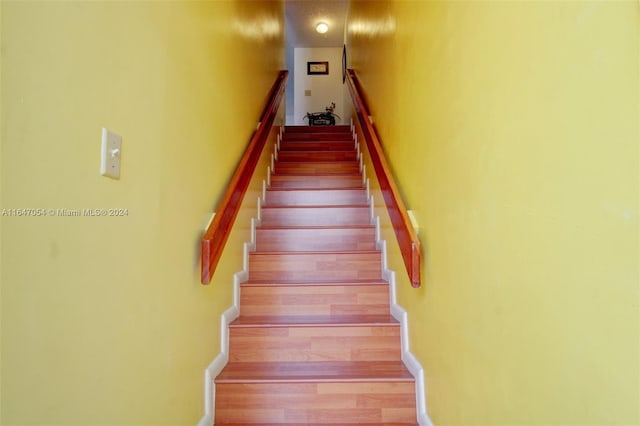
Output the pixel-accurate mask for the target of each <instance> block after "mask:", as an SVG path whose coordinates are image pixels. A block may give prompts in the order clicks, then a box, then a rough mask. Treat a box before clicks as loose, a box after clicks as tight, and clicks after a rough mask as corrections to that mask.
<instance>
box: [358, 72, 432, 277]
mask: <svg viewBox="0 0 640 426" xmlns="http://www.w3.org/2000/svg"><path fill="white" fill-rule="evenodd" d="M346 77H347V78H346V80H347V85H348V87H349V92H350V93H351V98H352V99H353V106H354V109H355V112H356V118H357V120H358V123H359V125H360V128H361V129H362V133H363V136H364V139H365V142H366V144H367V149H368V151H369V155H370V157H371V162H372V164H373V167H374V169H375V172H376V177H377V178H378V183H379V184H380V189H381V190H382V197H383V199H384V201H385V204H386V206H387V211H388V212H389V217H390V219H391V224H392V225H393V229H394V231H395V234H396V238H397V240H398V245H399V246H400V251H401V253H402V258H403V260H404V265H405V267H406V269H407V273H408V274H409V279H410V280H411V285H412V286H413V287H420V284H421V278H420V241H419V240H418V237H417V235H416V232H415V230H414V228H413V225H412V224H411V220H410V219H409V214H408V213H407V209H406V207H405V204H404V201H403V200H402V197H401V196H400V191H398V187H397V185H396V183H395V179H394V178H393V175H392V173H391V169H390V168H389V166H388V164H387V160H386V157H385V155H384V151H383V150H382V145H381V143H380V139H379V138H378V135H377V132H376V130H375V127H374V126H373V123H372V122H371V119H370V112H369V108H368V106H367V104H366V102H365V100H364V91H363V90H362V85H361V84H360V81H359V80H358V77H357V76H356V73H355V71H354V70H353V69H348V70H347V71H346Z"/></svg>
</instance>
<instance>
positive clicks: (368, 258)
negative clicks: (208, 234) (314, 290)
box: [249, 252, 382, 282]
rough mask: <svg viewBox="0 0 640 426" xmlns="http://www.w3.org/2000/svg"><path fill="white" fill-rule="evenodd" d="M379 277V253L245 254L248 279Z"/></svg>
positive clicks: (359, 278)
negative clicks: (247, 261) (247, 263)
mask: <svg viewBox="0 0 640 426" xmlns="http://www.w3.org/2000/svg"><path fill="white" fill-rule="evenodd" d="M381 274H382V258H381V255H380V253H379V252H332V253H324V252H316V253H313V252H312V253H295V252H293V253H286V252H284V253H283V252H278V253H271V252H260V253H258V252H256V253H251V254H250V255H249V279H250V280H278V279H282V280H288V281H292V280H296V281H303V282H304V281H306V282H322V281H336V280H339V281H342V280H371V279H379V278H380V276H381Z"/></svg>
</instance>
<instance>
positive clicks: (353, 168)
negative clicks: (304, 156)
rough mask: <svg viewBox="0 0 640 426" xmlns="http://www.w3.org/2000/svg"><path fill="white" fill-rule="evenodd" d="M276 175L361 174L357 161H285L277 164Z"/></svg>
mask: <svg viewBox="0 0 640 426" xmlns="http://www.w3.org/2000/svg"><path fill="white" fill-rule="evenodd" d="M274 174H275V175H305V176H309V175H352V176H353V175H359V174H360V168H359V166H358V163H356V162H344V161H341V162H333V161H325V162H323V161H316V162H304V161H302V162H285V163H278V164H277V165H276V168H275V171H274Z"/></svg>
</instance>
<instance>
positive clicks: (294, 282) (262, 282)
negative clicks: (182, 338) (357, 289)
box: [240, 279, 389, 287]
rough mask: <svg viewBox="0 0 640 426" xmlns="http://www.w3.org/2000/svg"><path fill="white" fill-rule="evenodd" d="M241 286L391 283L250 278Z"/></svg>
mask: <svg viewBox="0 0 640 426" xmlns="http://www.w3.org/2000/svg"><path fill="white" fill-rule="evenodd" d="M240 285H241V286H247V287H249V286H254V287H269V286H323V285H324V286H363V285H367V286H368V285H381V286H382V285H389V283H388V282H386V281H383V280H370V279H367V280H324V281H303V280H256V279H249V280H248V281H245V282H243V283H242V284H240Z"/></svg>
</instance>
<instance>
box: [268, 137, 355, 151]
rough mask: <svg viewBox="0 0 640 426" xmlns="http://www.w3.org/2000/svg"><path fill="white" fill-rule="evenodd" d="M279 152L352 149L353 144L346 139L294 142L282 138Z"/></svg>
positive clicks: (353, 147)
mask: <svg viewBox="0 0 640 426" xmlns="http://www.w3.org/2000/svg"><path fill="white" fill-rule="evenodd" d="M280 150H281V152H287V151H354V150H355V144H354V143H353V141H352V140H348V141H321V142H316V141H313V140H311V141H302V142H294V141H288V140H286V139H285V140H283V141H282V143H281V144H280Z"/></svg>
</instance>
